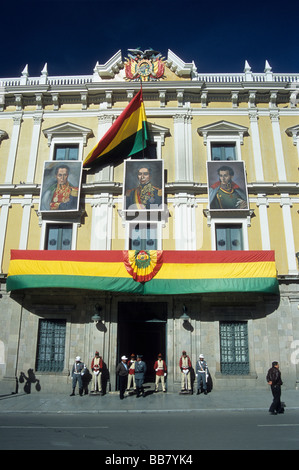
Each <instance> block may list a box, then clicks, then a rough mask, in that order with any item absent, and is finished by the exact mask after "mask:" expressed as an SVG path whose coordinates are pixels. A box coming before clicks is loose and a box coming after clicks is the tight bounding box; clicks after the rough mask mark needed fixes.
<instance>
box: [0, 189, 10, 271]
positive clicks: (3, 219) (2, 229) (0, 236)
mask: <svg viewBox="0 0 299 470" xmlns="http://www.w3.org/2000/svg"><path fill="white" fill-rule="evenodd" d="M10 208H11V201H10V196H3V197H2V198H1V199H0V272H2V261H3V255H4V244H5V235H6V228H7V221H8V212H9V209H10Z"/></svg>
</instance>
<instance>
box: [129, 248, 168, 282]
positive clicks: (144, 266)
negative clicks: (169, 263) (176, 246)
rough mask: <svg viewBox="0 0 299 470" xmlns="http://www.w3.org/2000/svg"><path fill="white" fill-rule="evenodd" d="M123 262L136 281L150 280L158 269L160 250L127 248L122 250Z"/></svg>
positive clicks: (160, 264)
mask: <svg viewBox="0 0 299 470" xmlns="http://www.w3.org/2000/svg"><path fill="white" fill-rule="evenodd" d="M124 264H125V267H126V270H127V271H128V273H129V274H130V275H131V276H132V277H133V279H134V280H135V281H137V282H147V281H150V280H151V279H152V278H153V277H155V275H156V274H157V272H158V271H159V270H160V268H161V266H162V264H163V260H162V251H156V250H150V251H147V250H140V251H138V250H136V251H135V250H129V251H125V252H124Z"/></svg>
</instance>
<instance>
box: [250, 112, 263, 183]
mask: <svg viewBox="0 0 299 470" xmlns="http://www.w3.org/2000/svg"><path fill="white" fill-rule="evenodd" d="M248 115H249V119H250V128H251V138H252V147H253V158H254V166H255V177H256V180H257V181H259V182H261V181H264V172H263V160H262V151H261V143H260V135H259V127H258V112H257V110H252V109H251V110H250V111H249V113H248Z"/></svg>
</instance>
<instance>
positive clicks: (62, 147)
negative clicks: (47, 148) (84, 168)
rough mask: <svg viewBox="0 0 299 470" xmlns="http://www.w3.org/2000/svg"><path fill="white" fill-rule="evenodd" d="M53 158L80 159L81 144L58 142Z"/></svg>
mask: <svg viewBox="0 0 299 470" xmlns="http://www.w3.org/2000/svg"><path fill="white" fill-rule="evenodd" d="M53 160H79V144H56V145H55V146H54V155H53Z"/></svg>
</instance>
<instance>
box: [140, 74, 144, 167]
mask: <svg viewBox="0 0 299 470" xmlns="http://www.w3.org/2000/svg"><path fill="white" fill-rule="evenodd" d="M140 90H141V97H142V101H143V89H142V77H141V75H140ZM142 158H143V160H145V156H144V129H143V126H142Z"/></svg>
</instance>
